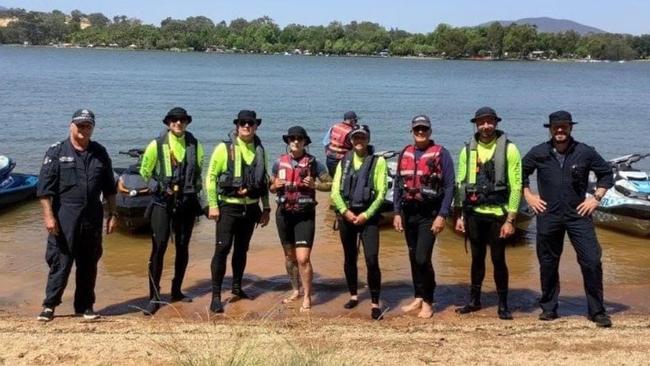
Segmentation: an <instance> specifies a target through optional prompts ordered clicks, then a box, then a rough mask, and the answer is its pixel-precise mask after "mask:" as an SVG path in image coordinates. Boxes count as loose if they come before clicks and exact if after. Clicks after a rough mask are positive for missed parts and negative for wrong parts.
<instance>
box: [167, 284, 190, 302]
mask: <svg viewBox="0 0 650 366" xmlns="http://www.w3.org/2000/svg"><path fill="white" fill-rule="evenodd" d="M176 301H181V302H192V298H191V297H189V296H187V295H185V294H184V293H183V292H182V291H181V284H180V283H177V282H176V281H172V302H176Z"/></svg>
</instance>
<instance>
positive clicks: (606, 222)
mask: <svg viewBox="0 0 650 366" xmlns="http://www.w3.org/2000/svg"><path fill="white" fill-rule="evenodd" d="M649 156H650V154H630V155H625V156H621V157H618V158H614V159H612V160H609V164H610V165H611V166H612V169H613V171H614V187H612V188H610V189H609V190H607V193H606V194H605V196H604V197H603V199H602V200H601V201H600V205H599V206H598V208H597V209H596V211H595V212H594V214H593V218H594V222H595V223H596V224H598V225H600V226H604V227H607V228H611V229H615V230H619V231H624V232H627V233H630V234H635V235H641V236H649V235H650V178H649V177H648V173H647V172H644V171H641V170H638V169H635V168H634V167H633V166H632V165H633V164H634V163H636V162H638V161H639V160H641V159H645V158H647V157H649ZM595 190H596V177H595V176H594V175H593V174H591V176H590V177H589V190H588V193H587V195H588V196H589V195H592V194H593V193H594V192H595Z"/></svg>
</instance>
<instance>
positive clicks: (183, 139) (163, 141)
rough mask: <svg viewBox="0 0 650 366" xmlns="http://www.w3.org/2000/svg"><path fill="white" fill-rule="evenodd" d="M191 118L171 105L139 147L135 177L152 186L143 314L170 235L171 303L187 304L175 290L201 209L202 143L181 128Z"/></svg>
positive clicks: (152, 307) (149, 310) (154, 302)
mask: <svg viewBox="0 0 650 366" xmlns="http://www.w3.org/2000/svg"><path fill="white" fill-rule="evenodd" d="M191 122H192V116H190V115H189V114H187V111H186V110H185V109H183V108H180V107H176V108H172V109H171V110H170V111H169V112H168V113H167V115H166V116H165V118H164V119H163V123H164V124H165V125H166V126H167V128H166V129H165V130H164V131H163V133H162V134H161V135H160V136H159V137H158V138H157V139H155V140H153V141H151V143H149V145H148V146H147V148H146V149H145V151H144V155H143V156H142V163H141V165H140V175H141V176H142V178H143V179H144V180H145V181H149V179H151V178H155V179H156V181H157V182H158V187H157V190H156V192H155V194H154V198H153V201H152V204H151V206H150V208H149V209H148V212H149V214H150V218H151V231H152V235H151V244H152V245H151V255H150V257H149V304H148V305H147V307H146V309H144V311H143V312H144V314H145V315H153V314H155V313H156V312H157V311H158V309H159V308H160V304H161V299H160V278H161V276H162V270H163V262H164V257H165V251H166V250H167V243H168V241H169V236H170V235H171V232H172V231H173V233H174V245H175V246H176V259H175V265H174V279H173V280H172V288H171V290H172V291H171V301H183V302H191V301H192V299H191V298H190V297H188V296H186V295H185V294H183V292H182V291H181V286H182V283H183V278H184V277H185V270H186V269H187V263H188V260H189V244H190V238H191V237H192V230H193V228H194V222H195V221H196V217H197V216H198V215H199V214H200V213H201V205H200V203H199V200H198V194H199V192H200V191H201V166H202V164H203V157H204V150H203V145H201V143H200V142H198V141H197V140H196V138H195V137H194V135H192V134H191V133H190V132H188V131H187V126H188V125H189V124H190V123H191Z"/></svg>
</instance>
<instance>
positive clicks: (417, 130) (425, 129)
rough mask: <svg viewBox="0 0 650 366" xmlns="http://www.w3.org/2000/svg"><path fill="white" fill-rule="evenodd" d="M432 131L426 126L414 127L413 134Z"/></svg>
mask: <svg viewBox="0 0 650 366" xmlns="http://www.w3.org/2000/svg"><path fill="white" fill-rule="evenodd" d="M430 130H431V129H430V128H429V127H426V126H417V127H413V133H425V132H429V131H430Z"/></svg>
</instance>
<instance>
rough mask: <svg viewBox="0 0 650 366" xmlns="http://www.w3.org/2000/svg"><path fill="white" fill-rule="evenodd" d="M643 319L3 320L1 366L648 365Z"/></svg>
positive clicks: (648, 324)
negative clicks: (602, 324)
mask: <svg viewBox="0 0 650 366" xmlns="http://www.w3.org/2000/svg"><path fill="white" fill-rule="evenodd" d="M649 335H650V317H648V316H646V315H643V316H631V315H626V316H621V317H617V318H616V319H615V326H614V328H611V329H600V328H596V327H595V326H594V325H593V324H592V323H591V322H589V321H587V320H586V319H584V318H583V317H578V316H572V317H566V318H561V319H559V320H557V321H554V322H552V323H546V322H540V321H537V320H535V319H534V318H531V317H528V318H519V319H515V320H514V321H511V322H504V321H499V320H497V319H495V318H492V317H490V318H487V317H483V316H470V317H466V318H462V319H460V318H455V317H452V318H449V319H444V320H441V319H436V318H434V319H433V321H421V320H418V319H415V318H408V317H407V318H396V319H393V320H386V321H383V322H370V321H366V320H359V319H349V318H334V319H323V318H319V317H314V316H300V317H292V318H289V319H285V320H281V321H278V320H272V319H259V320H253V321H251V320H242V319H233V318H223V317H219V318H217V319H207V318H205V319H203V320H186V319H174V320H169V319H167V320H161V319H157V318H154V319H144V318H141V317H133V316H126V317H104V318H102V319H100V320H97V321H84V320H82V319H80V318H73V317H66V318H57V319H56V320H55V321H54V322H51V323H48V324H41V323H38V322H35V321H33V319H32V318H29V319H27V318H25V317H19V316H8V315H3V314H2V313H0V342H1V344H3V347H2V348H3V351H2V356H0V364H7V365H20V364H25V365H52V364H84V365H86V364H88V365H97V364H104V365H105V364H111V365H113V364H115V365H140V364H150V365H163V364H181V365H204V364H205V365H208V364H210V365H212V364H216V365H221V364H271V365H275V364H278V365H279V364H283V365H286V364H325V365H334V364H336V365H341V364H355V365H357V364H362V365H367V364H368V365H369V364H377V363H380V364H388V365H392V364H400V365H425V364H432V363H441V364H477V363H480V364H501V365H503V364H505V365H520V364H530V365H542V364H543V365H549V364H573V365H583V364H584V365H587V364H589V365H593V364H617V365H641V364H647V356H648V349H650V337H648V336H649Z"/></svg>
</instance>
